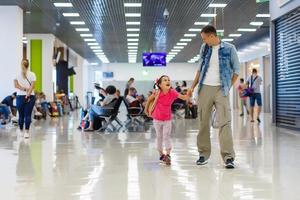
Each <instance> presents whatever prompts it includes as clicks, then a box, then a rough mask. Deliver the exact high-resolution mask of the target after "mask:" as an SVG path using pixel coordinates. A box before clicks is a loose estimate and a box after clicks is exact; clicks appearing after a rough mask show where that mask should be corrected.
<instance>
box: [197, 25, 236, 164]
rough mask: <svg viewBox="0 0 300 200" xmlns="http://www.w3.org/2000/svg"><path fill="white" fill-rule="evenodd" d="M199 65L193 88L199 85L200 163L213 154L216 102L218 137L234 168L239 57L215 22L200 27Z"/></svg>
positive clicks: (227, 158)
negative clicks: (233, 95)
mask: <svg viewBox="0 0 300 200" xmlns="http://www.w3.org/2000/svg"><path fill="white" fill-rule="evenodd" d="M201 37H202V40H203V42H204V44H203V45H202V46H201V49H200V60H199V64H200V67H199V69H198V71H197V73H196V76H195V79H194V81H193V84H192V87H191V90H192V91H193V90H194V88H195V87H196V85H198V113H199V117H198V118H199V133H198V136H197V146H198V152H199V159H198V160H197V161H196V164H197V165H204V164H206V163H207V160H208V159H209V157H210V154H211V143H210V119H211V113H212V108H213V106H215V107H216V111H217V115H218V116H219V119H218V120H219V141H220V149H221V156H222V158H223V161H224V163H225V167H226V168H228V169H230V168H234V158H235V152H234V148H233V139H232V129H231V113H230V103H229V96H228V95H229V90H230V89H231V87H232V85H233V84H234V83H235V81H236V80H237V78H238V75H239V68H240V64H239V59H238V56H237V52H236V49H235V47H234V45H232V44H229V43H226V42H222V41H221V40H220V39H219V37H218V36H217V31H216V28H215V27H214V26H211V25H207V26H205V27H203V29H202V30H201Z"/></svg>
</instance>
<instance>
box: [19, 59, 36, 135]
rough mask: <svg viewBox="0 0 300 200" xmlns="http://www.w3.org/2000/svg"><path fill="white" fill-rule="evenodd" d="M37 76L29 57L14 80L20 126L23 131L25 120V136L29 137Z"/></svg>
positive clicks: (23, 62)
mask: <svg viewBox="0 0 300 200" xmlns="http://www.w3.org/2000/svg"><path fill="white" fill-rule="evenodd" d="M35 81H36V76H35V74H34V73H33V72H31V71H29V62H28V60H27V59H23V60H22V72H21V73H20V74H19V75H18V76H17V78H16V79H15V80H14V85H15V88H16V89H18V90H17V102H16V103H17V110H18V113H19V128H20V131H21V132H23V129H24V121H25V133H24V138H29V137H30V133H29V128H30V124H31V113H32V109H33V107H34V104H35V96H34V92H33V90H34V86H35Z"/></svg>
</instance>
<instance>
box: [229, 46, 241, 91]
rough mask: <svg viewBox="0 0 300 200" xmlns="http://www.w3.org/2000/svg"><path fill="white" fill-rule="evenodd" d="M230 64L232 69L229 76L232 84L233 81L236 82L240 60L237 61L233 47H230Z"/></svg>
mask: <svg viewBox="0 0 300 200" xmlns="http://www.w3.org/2000/svg"><path fill="white" fill-rule="evenodd" d="M230 61H231V66H232V69H233V76H232V78H231V85H234V83H235V82H236V80H237V79H238V77H239V73H240V61H239V57H238V55H237V51H236V49H235V47H233V48H232V49H231V60H230Z"/></svg>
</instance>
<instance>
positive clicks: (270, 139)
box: [0, 112, 300, 200]
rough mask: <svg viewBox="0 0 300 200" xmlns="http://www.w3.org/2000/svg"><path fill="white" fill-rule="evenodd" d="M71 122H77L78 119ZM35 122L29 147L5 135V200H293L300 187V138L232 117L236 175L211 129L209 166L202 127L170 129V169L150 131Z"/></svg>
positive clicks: (1, 139)
mask: <svg viewBox="0 0 300 200" xmlns="http://www.w3.org/2000/svg"><path fill="white" fill-rule="evenodd" d="M73 115H74V116H73ZM73 115H72V116H71V117H70V118H68V117H67V116H66V117H64V118H57V119H47V120H46V121H35V122H34V125H33V129H32V131H33V134H32V135H33V136H32V138H31V139H30V140H24V139H22V138H21V137H19V136H18V134H17V132H16V128H14V127H10V128H7V129H3V128H1V129H0V157H1V158H3V161H2V162H1V165H0V177H1V180H0V184H1V186H2V187H1V189H2V190H1V199H9V200H10V199H21V200H24V199H26V200H27V199H28V200H35V199H37V200H40V199H43V200H53V199H64V200H65V199H72V200H73V199H87V200H91V199H120V200H122V199H124V200H136V199H143V200H154V199H155V200H156V199H157V200H160V199H165V200H179V199H191V200H193V199H230V200H232V199H255V200H256V199H295V197H297V196H299V195H300V191H299V190H298V189H297V186H298V182H299V180H300V174H299V170H300V160H299V159H297V155H299V154H300V146H299V144H300V135H298V134H297V133H296V132H293V131H289V130H286V129H280V128H276V127H274V126H273V125H272V124H271V123H270V116H269V115H268V114H265V115H263V118H262V122H263V123H261V124H258V123H250V121H249V119H248V118H247V116H245V117H240V116H239V115H238V113H237V112H234V113H233V120H232V129H233V137H234V145H235V150H236V166H237V168H236V169H234V170H226V169H225V168H224V166H223V162H222V159H221V157H220V155H219V151H220V148H219V142H218V130H216V129H212V131H211V143H212V154H211V158H210V159H209V163H208V164H207V165H206V166H203V167H199V166H196V165H195V161H196V159H197V156H198V152H197V148H196V137H197V133H198V125H197V120H191V119H189V120H183V119H177V120H176V121H174V122H173V130H172V142H173V146H174V150H173V152H172V154H171V156H172V165H171V166H164V165H159V163H158V155H157V152H156V149H155V146H156V145H155V132H154V129H153V127H152V126H150V125H147V126H145V127H143V128H141V129H140V130H138V129H136V130H133V131H132V132H131V131H130V130H124V129H122V130H120V132H119V133H104V134H103V133H102V134H96V133H84V132H80V131H77V130H76V125H77V124H78V123H79V122H78V117H77V115H76V114H75V113H74V114H73Z"/></svg>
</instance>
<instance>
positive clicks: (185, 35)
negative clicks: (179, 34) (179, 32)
mask: <svg viewBox="0 0 300 200" xmlns="http://www.w3.org/2000/svg"><path fill="white" fill-rule="evenodd" d="M196 36H197V34H194V33H193V34H184V37H196Z"/></svg>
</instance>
